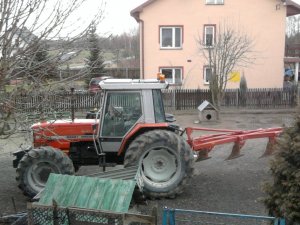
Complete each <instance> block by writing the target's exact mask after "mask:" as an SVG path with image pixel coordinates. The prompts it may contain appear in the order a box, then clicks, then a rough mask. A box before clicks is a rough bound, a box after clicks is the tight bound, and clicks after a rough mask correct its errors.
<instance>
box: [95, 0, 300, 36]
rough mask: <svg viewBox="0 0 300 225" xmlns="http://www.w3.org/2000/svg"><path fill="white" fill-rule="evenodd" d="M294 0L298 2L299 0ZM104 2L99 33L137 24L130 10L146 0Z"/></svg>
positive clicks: (119, 30) (115, 32)
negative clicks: (104, 6)
mask: <svg viewBox="0 0 300 225" xmlns="http://www.w3.org/2000/svg"><path fill="white" fill-rule="evenodd" d="M294 1H295V2H297V3H298V4H300V0H294ZM105 2H106V8H105V13H104V14H105V15H104V19H103V21H102V22H101V24H100V27H99V29H98V30H101V33H107V34H111V33H112V34H121V33H123V32H129V31H130V30H132V29H134V28H136V27H137V26H138V23H137V22H136V21H135V19H134V18H133V17H132V16H130V11H131V10H132V9H134V8H136V7H138V6H139V5H141V4H142V3H144V2H146V0H106V1H105ZM274 2H275V3H276V1H274Z"/></svg>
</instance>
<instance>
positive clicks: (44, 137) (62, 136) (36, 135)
mask: <svg viewBox="0 0 300 225" xmlns="http://www.w3.org/2000/svg"><path fill="white" fill-rule="evenodd" d="M98 122H99V121H98V120H95V119H75V120H74V121H72V120H50V121H45V122H39V123H35V124H33V125H32V126H31V129H32V131H33V140H34V146H35V147H39V146H43V145H50V146H52V147H54V148H58V149H63V150H66V151H68V150H69V147H70V143H71V142H79V141H92V140H93V134H94V130H93V125H95V124H97V123H98Z"/></svg>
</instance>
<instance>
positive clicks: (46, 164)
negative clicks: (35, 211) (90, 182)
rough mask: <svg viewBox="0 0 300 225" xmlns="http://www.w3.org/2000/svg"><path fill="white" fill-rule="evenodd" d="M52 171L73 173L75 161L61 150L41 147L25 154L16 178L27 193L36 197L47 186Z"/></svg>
mask: <svg viewBox="0 0 300 225" xmlns="http://www.w3.org/2000/svg"><path fill="white" fill-rule="evenodd" d="M50 173H58V174H70V175H72V174H74V167H73V163H72V161H71V159H70V158H69V157H68V156H67V155H66V154H65V153H63V152H62V151H61V150H59V149H55V148H52V147H48V146H47V147H41V148H38V149H32V150H30V151H29V152H28V153H27V154H25V155H24V156H23V158H22V159H21V160H20V162H19V165H18V168H17V177H16V180H17V182H18V186H19V188H20V189H21V190H22V191H23V192H24V194H25V195H27V196H29V197H34V196H35V195H36V194H37V193H39V192H40V191H41V190H42V189H43V188H44V187H45V185H46V182H47V180H48V177H49V175H50Z"/></svg>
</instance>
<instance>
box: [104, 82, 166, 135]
mask: <svg viewBox="0 0 300 225" xmlns="http://www.w3.org/2000/svg"><path fill="white" fill-rule="evenodd" d="M100 87H101V89H102V90H103V101H102V102H103V104H102V109H103V110H102V112H101V113H102V114H101V119H100V121H101V124H100V130H99V132H100V133H99V136H100V137H103V138H105V137H111V138H118V137H123V136H124V135H125V134H126V133H128V131H130V130H131V129H132V128H133V127H134V126H135V125H136V124H138V123H142V124H155V123H165V122H166V116H165V111H164V105H163V100H162V95H161V89H165V88H167V87H168V84H167V83H160V82H159V81H157V80H150V81H142V80H131V79H124V80H123V79H121V80H120V79H109V80H105V81H101V82H100Z"/></svg>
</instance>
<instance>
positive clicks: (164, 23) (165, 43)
mask: <svg viewBox="0 0 300 225" xmlns="http://www.w3.org/2000/svg"><path fill="white" fill-rule="evenodd" d="M296 14H300V5H298V4H296V3H294V2H293V1H291V0H251V1H245V0H188V1H184V0H148V1H146V2H145V3H144V4H142V5H140V6H138V7H137V8H135V9H133V10H132V11H131V15H132V16H133V17H134V18H135V19H136V21H137V22H138V23H139V27H140V43H141V46H140V47H141V48H140V51H141V54H140V55H141V59H140V66H141V78H143V79H147V78H156V74H157V73H158V72H162V73H163V74H165V75H166V78H167V80H168V81H169V82H170V83H171V84H172V85H174V86H176V87H180V88H208V82H209V80H208V76H209V73H210V68H209V67H208V66H207V64H208V63H207V62H206V61H205V59H204V58H203V56H202V55H201V54H200V51H199V43H198V41H199V39H202V40H210V41H211V40H214V38H215V35H216V32H217V31H216V30H217V29H218V27H219V25H220V24H222V23H224V21H225V22H226V24H227V26H228V24H229V25H230V26H231V27H234V28H235V29H238V30H241V31H243V32H244V33H247V36H248V37H250V38H251V40H253V43H254V48H253V49H252V50H253V51H254V52H255V61H253V63H252V64H250V65H249V66H248V67H246V68H235V69H234V71H235V72H236V74H239V75H240V74H244V75H245V77H246V80H247V84H248V87H249V88H276V87H282V84H283V73H284V72H283V71H284V59H285V58H284V50H285V29H286V17H288V16H292V15H296ZM238 86H239V82H234V81H229V82H228V85H227V87H228V88H236V87H238Z"/></svg>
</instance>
